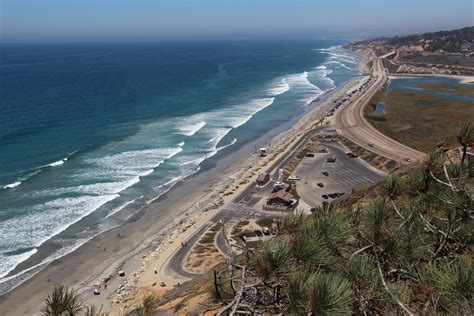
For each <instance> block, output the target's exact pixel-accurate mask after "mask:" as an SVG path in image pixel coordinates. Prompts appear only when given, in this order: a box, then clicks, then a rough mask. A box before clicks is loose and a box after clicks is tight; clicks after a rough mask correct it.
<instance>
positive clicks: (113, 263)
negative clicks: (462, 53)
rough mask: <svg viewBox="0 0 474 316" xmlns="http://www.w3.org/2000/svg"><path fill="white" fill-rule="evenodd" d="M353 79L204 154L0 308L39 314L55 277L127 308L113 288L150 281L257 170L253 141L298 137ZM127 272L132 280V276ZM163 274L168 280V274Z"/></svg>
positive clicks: (114, 308) (118, 310)
mask: <svg viewBox="0 0 474 316" xmlns="http://www.w3.org/2000/svg"><path fill="white" fill-rule="evenodd" d="M356 83H357V79H354V80H352V81H350V82H348V83H346V84H345V85H343V86H341V87H339V88H337V89H335V90H333V91H331V92H329V93H328V94H327V95H325V96H324V97H323V98H322V99H320V100H316V101H314V102H313V103H312V104H311V105H309V106H308V111H307V112H306V113H305V114H304V115H303V116H302V117H299V118H295V119H294V120H293V121H291V122H288V124H287V125H285V126H281V127H279V128H278V129H274V130H273V131H272V132H271V133H267V134H265V135H261V136H260V137H259V138H257V139H256V140H255V141H253V142H251V143H248V144H246V145H244V146H242V147H241V148H239V149H238V150H237V152H235V153H233V154H232V155H223V156H224V157H216V158H215V159H214V157H213V158H211V159H209V161H206V162H205V163H203V165H202V169H201V171H200V172H198V173H197V174H195V175H193V176H191V177H190V178H187V179H185V180H183V181H181V182H180V183H178V184H177V185H176V186H175V187H174V188H173V189H172V190H170V191H169V192H168V193H166V194H164V195H162V196H161V197H160V198H159V199H157V200H156V201H155V202H153V203H151V204H150V205H149V206H148V207H147V208H146V209H144V210H142V211H140V212H139V213H138V214H136V215H134V216H133V217H132V218H131V219H129V220H128V221H127V222H126V223H124V224H123V225H121V226H119V227H117V228H114V229H112V230H109V231H107V232H105V233H103V234H101V235H100V236H97V237H96V238H94V239H92V240H91V241H89V242H87V243H86V244H84V245H82V246H81V247H80V248H78V249H77V250H76V251H74V252H73V253H70V254H68V255H66V256H65V257H63V258H60V259H58V260H56V261H54V262H52V263H51V264H49V265H48V266H47V267H46V268H44V269H43V270H42V271H40V272H39V273H38V274H36V275H35V276H33V277H32V278H31V279H29V280H27V281H25V282H24V283H22V284H21V285H20V286H18V287H17V288H15V289H14V290H12V291H11V292H9V293H7V294H5V295H3V296H1V297H0V314H1V315H34V314H38V312H39V309H40V306H41V304H42V303H43V301H44V298H45V297H46V296H47V295H48V294H49V292H50V291H51V289H52V287H53V286H54V284H59V283H60V284H63V285H66V286H72V287H73V288H75V289H77V290H78V291H79V293H80V294H81V295H82V298H83V299H84V301H86V302H87V304H94V305H96V306H101V305H103V306H104V308H105V309H106V310H108V311H110V312H112V314H113V315H116V314H117V315H119V314H122V312H123V311H124V308H125V309H127V308H129V306H133V300H131V301H129V302H128V303H126V304H124V302H119V303H117V302H114V303H111V302H112V300H114V299H115V300H116V290H117V289H118V288H119V287H121V286H122V288H123V287H124V286H125V285H124V284H125V283H127V286H129V285H130V284H136V283H138V282H140V283H139V284H140V285H141V286H145V285H147V284H149V283H151V281H150V278H152V277H153V278H154V277H155V276H154V275H153V274H154V273H152V271H154V269H155V267H156V266H159V265H160V262H159V260H160V259H161V260H164V259H166V257H167V256H169V254H170V253H171V252H173V251H174V249H175V247H177V246H179V245H180V243H179V241H180V240H182V239H186V238H187V236H188V235H189V234H192V233H193V231H196V230H197V229H198V228H199V227H200V225H203V224H204V223H206V222H207V221H208V220H209V218H211V217H212V216H213V214H215V213H216V212H218V211H219V206H221V205H222V204H225V203H228V202H229V201H230V200H231V199H232V198H233V197H234V196H235V195H236V194H237V192H238V191H239V190H241V189H243V188H244V187H245V185H240V187H239V188H237V187H238V186H239V185H238V183H242V182H246V183H248V182H249V181H252V177H254V175H255V172H258V170H262V169H264V168H265V167H266V166H268V165H270V164H271V162H269V161H265V162H263V161H262V160H261V159H260V157H259V156H258V155H257V154H255V153H254V152H255V148H256V147H259V146H266V147H268V148H269V152H270V153H271V154H272V153H274V155H269V158H268V159H277V156H278V154H281V153H282V152H283V151H284V149H285V148H287V147H288V146H290V145H291V144H292V143H293V142H295V141H297V139H298V137H300V136H302V135H303V134H304V131H306V130H309V129H311V128H312V126H313V124H314V122H315V121H316V120H317V119H319V118H320V117H322V116H323V114H324V112H325V111H326V110H327V109H328V108H329V107H330V106H332V105H333V100H334V99H335V98H338V97H339V96H341V95H343V94H345V93H346V91H348V90H349V89H350V88H351V87H353V86H354V85H355V84H356ZM230 191H231V192H233V194H231V195H227V197H225V199H224V193H225V192H230ZM177 227H181V229H180V228H178V229H177ZM183 227H186V229H182V228H183ZM183 231H184V232H183ZM118 270H123V271H125V274H126V276H125V277H123V278H121V277H118V276H117V271H118ZM160 273H161V272H160ZM109 275H112V276H113V278H112V279H111V280H110V281H109V282H108V287H107V289H103V288H102V292H101V295H99V296H93V294H92V289H93V284H94V283H96V282H98V281H99V282H100V281H101V280H102V279H103V278H105V277H106V276H109ZM152 275H153V276H152ZM164 277H165V276H163V278H164ZM130 278H132V282H129V281H130ZM166 281H167V282H168V283H169V284H168V285H169V286H171V285H172V281H173V278H172V277H170V278H169V279H166ZM175 281H176V280H175ZM183 281H184V280H183ZM137 297H138V295H137Z"/></svg>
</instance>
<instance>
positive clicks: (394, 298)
mask: <svg viewBox="0 0 474 316" xmlns="http://www.w3.org/2000/svg"><path fill="white" fill-rule="evenodd" d="M374 253H375V252H374ZM375 258H376V259H377V268H378V270H379V276H380V280H381V281H382V285H383V287H384V289H385V291H386V292H387V293H388V295H389V296H390V297H391V298H392V299H393V300H394V301H395V302H396V303H397V304H398V306H400V308H401V309H402V310H403V311H404V312H405V313H407V314H408V315H410V316H413V315H414V314H413V313H412V312H411V311H410V310H409V309H408V307H406V306H405V304H403V303H402V302H401V301H400V300H399V299H398V298H397V297H396V296H395V294H393V293H392V292H391V291H390V289H389V288H388V285H387V283H386V282H385V278H384V277H383V272H382V268H381V267H380V261H379V257H378V256H377V253H375Z"/></svg>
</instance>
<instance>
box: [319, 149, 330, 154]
mask: <svg viewBox="0 0 474 316" xmlns="http://www.w3.org/2000/svg"><path fill="white" fill-rule="evenodd" d="M319 152H320V153H327V152H328V150H327V149H326V148H322V149H320V150H319Z"/></svg>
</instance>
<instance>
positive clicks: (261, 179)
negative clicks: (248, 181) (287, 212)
mask: <svg viewBox="0 0 474 316" xmlns="http://www.w3.org/2000/svg"><path fill="white" fill-rule="evenodd" d="M269 181H270V174H268V173H261V174H259V175H258V177H257V180H256V182H257V185H258V186H261V187H263V186H264V185H266V184H267V183H268V182H269Z"/></svg>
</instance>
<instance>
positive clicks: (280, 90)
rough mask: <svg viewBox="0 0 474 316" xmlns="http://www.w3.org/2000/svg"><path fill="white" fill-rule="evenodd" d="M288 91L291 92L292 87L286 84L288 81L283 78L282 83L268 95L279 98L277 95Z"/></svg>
mask: <svg viewBox="0 0 474 316" xmlns="http://www.w3.org/2000/svg"><path fill="white" fill-rule="evenodd" d="M288 90H290V86H289V85H288V83H287V82H286V79H285V78H283V79H281V81H280V82H279V83H278V85H277V86H276V87H273V88H270V89H268V95H269V96H277V95H280V94H283V93H285V92H286V91H288Z"/></svg>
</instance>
